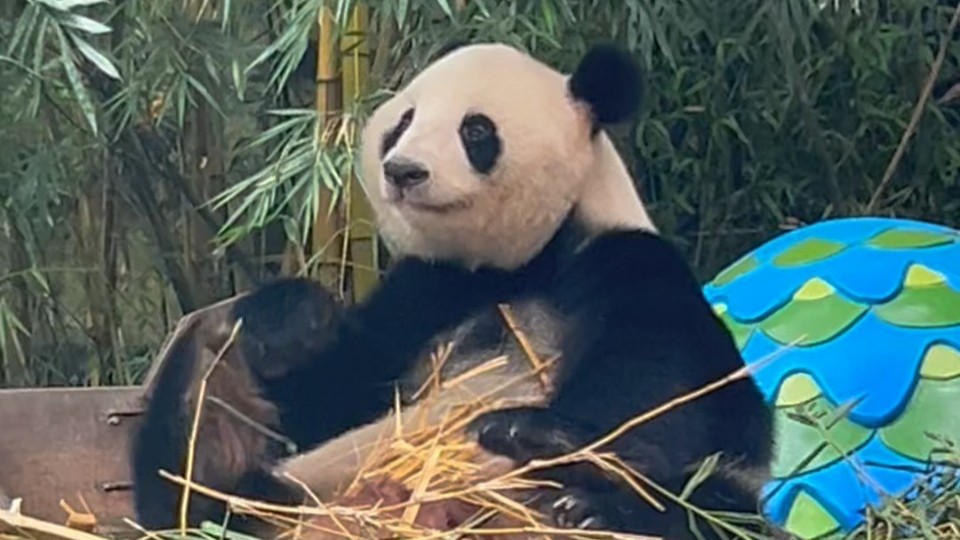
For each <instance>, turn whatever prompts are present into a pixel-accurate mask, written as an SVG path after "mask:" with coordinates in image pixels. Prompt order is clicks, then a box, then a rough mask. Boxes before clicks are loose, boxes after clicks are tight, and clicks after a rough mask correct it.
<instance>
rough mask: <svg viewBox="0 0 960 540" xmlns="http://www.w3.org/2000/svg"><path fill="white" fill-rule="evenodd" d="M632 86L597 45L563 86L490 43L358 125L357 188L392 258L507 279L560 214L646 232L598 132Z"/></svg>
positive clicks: (617, 54) (431, 70)
mask: <svg viewBox="0 0 960 540" xmlns="http://www.w3.org/2000/svg"><path fill="white" fill-rule="evenodd" d="M641 90H642V79H641V72H640V70H639V68H638V67H637V66H636V65H635V64H634V63H633V62H632V60H631V58H630V57H629V56H628V55H627V54H625V53H623V52H621V51H619V50H618V49H615V48H612V47H607V46H597V47H594V48H593V49H592V50H590V51H589V52H588V53H587V54H586V55H585V56H584V58H583V59H582V60H581V62H580V64H579V66H578V67H577V68H576V70H575V71H574V73H573V74H572V75H570V76H566V75H564V74H562V73H559V72H558V71H555V70H554V69H552V68H550V67H548V66H547V65H545V64H543V63H541V62H539V61H537V60H535V59H533V58H532V57H530V56H528V55H527V54H525V53H523V52H521V51H519V50H517V49H514V48H511V47H508V46H505V45H500V44H478V45H468V46H464V47H460V48H457V49H455V50H453V51H452V52H449V53H447V54H446V55H445V56H443V57H442V58H440V59H439V60H437V61H435V62H434V63H433V64H431V65H430V66H428V67H427V68H426V69H425V70H424V71H423V72H421V73H419V74H418V75H417V76H416V77H415V78H414V79H413V80H412V81H411V82H410V83H409V84H408V85H407V86H406V87H405V88H403V89H402V90H401V91H399V92H398V93H397V94H395V95H394V96H393V97H392V98H391V99H390V100H388V101H387V102H386V103H384V104H383V105H381V106H380V107H379V108H378V109H377V110H376V111H374V113H373V115H372V116H371V117H370V119H369V120H368V122H367V124H366V126H365V128H364V131H363V140H362V153H363V155H362V169H361V178H362V180H363V185H364V189H365V191H366V193H367V196H368V198H369V199H370V201H371V203H372V205H373V207H374V210H375V212H376V216H377V220H378V228H379V230H380V233H381V235H382V236H383V237H384V239H385V241H386V243H387V246H388V248H389V249H390V250H391V251H392V252H393V253H394V254H397V255H401V256H402V255H414V256H419V257H424V258H428V259H447V260H456V261H459V262H461V263H463V264H466V265H468V266H471V267H475V266H479V265H489V266H494V267H499V268H504V269H512V268H515V267H517V266H519V265H522V264H524V263H525V262H527V261H529V260H530V259H531V258H533V257H534V256H535V255H536V254H537V253H538V252H539V251H540V250H541V249H542V248H543V246H544V245H545V244H546V243H547V242H548V241H549V240H550V238H551V237H552V236H553V235H554V233H555V232H556V231H557V230H558V229H559V228H560V226H561V224H562V223H563V221H564V220H565V219H566V218H567V217H568V216H571V215H572V216H574V217H576V218H577V219H578V221H579V222H580V224H581V225H584V226H586V229H587V230H588V231H589V230H591V229H593V230H597V229H603V228H609V227H613V226H633V227H642V228H647V229H650V230H653V225H652V224H651V223H650V220H649V218H648V216H647V213H646V211H645V209H644V207H643V205H642V203H641V201H640V199H639V197H638V195H637V193H636V190H635V189H634V186H633V183H632V180H631V178H630V176H629V174H628V173H627V171H626V168H625V167H624V165H623V163H622V161H621V159H620V157H619V155H618V154H617V152H616V150H615V149H614V147H613V145H612V143H611V142H610V140H609V138H608V137H607V135H606V134H605V133H604V131H603V130H602V128H603V127H604V126H606V125H609V124H613V123H617V122H621V121H623V120H625V119H627V118H628V117H629V116H630V115H632V114H633V113H634V112H635V110H636V108H637V107H638V105H639V103H640V94H641Z"/></svg>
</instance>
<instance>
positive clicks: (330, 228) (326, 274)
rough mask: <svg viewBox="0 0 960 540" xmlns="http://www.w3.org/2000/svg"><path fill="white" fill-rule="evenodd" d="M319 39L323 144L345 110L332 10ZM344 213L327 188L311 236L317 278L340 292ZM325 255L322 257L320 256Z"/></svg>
mask: <svg viewBox="0 0 960 540" xmlns="http://www.w3.org/2000/svg"><path fill="white" fill-rule="evenodd" d="M317 24H318V25H319V32H318V34H319V36H318V40H317V88H316V108H317V113H318V114H319V115H320V118H321V126H322V128H321V132H320V134H319V137H321V139H322V143H323V144H324V145H330V144H332V143H333V142H334V139H335V137H334V135H333V133H334V132H335V129H334V127H333V126H334V123H335V122H336V121H337V114H338V113H339V111H340V110H342V103H341V99H340V95H339V90H340V88H339V84H338V82H339V81H337V58H336V55H335V53H336V52H337V49H336V43H335V41H334V33H335V30H336V29H335V27H334V25H335V19H334V17H333V13H332V11H331V10H330V8H329V7H327V6H323V7H322V8H320V12H319V14H318V16H317ZM342 217H343V216H342V214H341V212H340V209H339V208H337V207H335V206H334V194H333V193H332V192H331V191H330V190H327V189H324V190H321V191H320V201H319V212H318V214H317V216H316V217H315V218H314V223H313V231H312V235H311V246H310V247H311V256H314V257H317V261H318V270H317V275H318V277H319V279H320V282H321V283H322V284H323V285H325V286H327V287H329V288H330V290H337V291H340V283H341V280H340V276H339V268H340V264H339V261H340V259H341V256H342V251H341V247H342V246H341V242H337V241H336V237H337V235H338V234H339V232H340V230H341V229H342ZM321 253H322V255H321Z"/></svg>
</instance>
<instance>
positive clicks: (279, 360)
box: [131, 279, 339, 530]
mask: <svg viewBox="0 0 960 540" xmlns="http://www.w3.org/2000/svg"><path fill="white" fill-rule="evenodd" d="M338 307H339V306H337V305H336V302H335V300H334V299H333V297H332V296H331V295H330V294H329V293H328V292H326V291H325V290H324V289H323V288H322V287H320V286H319V285H318V284H317V283H315V282H313V281H311V280H307V279H287V280H282V281H278V282H274V283H269V284H266V285H264V286H263V287H261V288H260V289H259V291H257V293H256V294H251V295H248V296H245V297H242V298H240V299H238V301H237V303H236V304H235V305H234V306H233V309H232V316H233V318H235V319H243V326H242V331H241V332H240V333H239V335H238V337H237V342H236V344H235V345H234V348H235V349H239V351H240V353H239V355H238V358H237V359H238V360H239V361H242V362H244V363H245V364H246V365H247V367H249V368H250V370H251V372H252V374H253V375H254V377H255V378H256V379H258V380H259V381H260V383H261V384H266V382H267V381H269V380H271V379H273V378H276V377H281V376H283V375H284V374H286V373H289V372H290V370H294V371H295V370H296V369H297V368H298V367H300V366H301V364H302V362H304V360H305V359H309V358H310V357H311V355H316V354H318V353H319V352H320V351H321V350H322V349H323V348H324V347H325V346H326V342H327V339H328V338H327V334H328V332H329V331H328V330H327V328H329V327H330V326H333V325H335V324H337V321H336V317H337V312H338V311H339V309H338ZM204 332H207V330H205V329H204V328H202V325H201V324H200V323H199V322H197V323H194V324H193V326H192V328H190V329H189V330H188V334H187V336H186V339H182V340H179V341H176V342H174V343H173V344H172V345H171V349H170V351H169V353H168V356H167V363H166V364H165V365H164V366H163V367H162V369H161V370H160V371H159V372H158V373H157V379H156V380H155V381H154V390H153V396H152V398H151V399H150V402H149V404H148V406H147V410H146V412H145V414H144V416H143V419H142V424H141V427H140V429H139V430H138V431H137V433H136V434H135V436H134V439H133V444H132V448H131V464H132V469H133V482H134V488H135V489H134V508H135V510H136V514H137V520H138V523H139V524H140V525H141V526H143V527H146V528H148V529H153V530H158V529H167V528H171V527H173V526H174V525H175V524H176V521H175V518H176V509H177V505H178V504H179V500H180V493H181V488H180V486H178V485H176V484H174V483H172V482H170V481H168V480H166V479H164V478H162V477H161V476H160V475H159V474H158V472H157V471H159V470H161V469H163V470H165V471H167V472H169V473H171V474H182V473H183V466H184V457H185V453H186V448H187V437H188V434H189V432H190V427H191V424H192V420H193V419H192V411H189V410H185V408H184V396H185V394H186V392H187V391H188V389H189V388H190V385H191V382H192V381H193V380H194V377H195V374H196V372H197V365H196V363H197V361H198V359H199V358H200V344H199V343H198V341H197V339H198V337H203V336H202V334H203V333H204ZM198 334H201V335H200V336H198ZM271 399H273V400H274V401H275V402H276V403H277V404H278V405H279V406H280V407H282V408H284V409H292V410H296V403H297V400H298V399H300V398H299V396H283V395H274V396H271ZM301 412H302V413H305V414H310V411H301ZM287 436H288V437H290V438H291V439H292V441H293V442H294V443H295V444H297V445H298V446H302V444H303V441H302V440H298V437H299V434H298V433H292V434H287ZM268 453H269V457H271V458H272V459H274V460H277V459H280V458H281V457H283V456H284V455H285V454H286V449H285V448H284V447H283V445H282V444H281V443H279V442H276V443H275V444H272V445H271V448H269V449H268ZM270 465H271V464H270V463H264V467H263V468H262V469H257V470H251V471H248V472H247V474H246V475H245V476H243V477H241V478H237V479H231V480H230V481H227V482H226V483H225V484H216V482H217V479H209V480H213V482H214V483H215V484H216V485H209V484H207V485H208V487H212V488H215V489H221V490H225V491H229V492H231V493H233V494H236V495H240V496H265V497H269V498H270V499H272V500H276V501H278V502H291V503H292V502H295V501H294V500H293V499H292V495H291V494H290V493H288V491H287V488H286V486H285V485H281V484H280V483H278V482H277V481H276V480H275V479H274V478H273V477H272V476H271V474H270V468H269V466H270ZM194 480H197V481H199V482H200V483H204V480H207V479H202V478H194ZM223 511H224V506H223V505H222V504H220V503H218V502H216V501H214V500H212V499H207V498H204V497H201V496H199V495H194V496H193V498H192V500H191V504H190V508H189V514H188V521H189V522H190V523H191V524H193V525H198V524H199V523H200V522H201V521H202V520H203V519H210V517H211V516H218V515H221V514H222V513H223ZM214 519H216V517H214Z"/></svg>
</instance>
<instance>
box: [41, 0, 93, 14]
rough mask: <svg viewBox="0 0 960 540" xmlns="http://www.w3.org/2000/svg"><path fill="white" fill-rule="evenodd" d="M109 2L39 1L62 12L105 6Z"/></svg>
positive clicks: (83, 0) (82, 0) (79, 0)
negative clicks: (99, 5) (78, 8)
mask: <svg viewBox="0 0 960 540" xmlns="http://www.w3.org/2000/svg"><path fill="white" fill-rule="evenodd" d="M106 2H107V0H39V3H41V4H43V5H45V6H48V7H52V8H53V9H56V10H60V11H70V10H71V9H73V8H76V7H85V6H95V5H97V4H105V3H106Z"/></svg>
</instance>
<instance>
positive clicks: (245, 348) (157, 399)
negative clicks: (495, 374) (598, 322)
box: [131, 227, 576, 532]
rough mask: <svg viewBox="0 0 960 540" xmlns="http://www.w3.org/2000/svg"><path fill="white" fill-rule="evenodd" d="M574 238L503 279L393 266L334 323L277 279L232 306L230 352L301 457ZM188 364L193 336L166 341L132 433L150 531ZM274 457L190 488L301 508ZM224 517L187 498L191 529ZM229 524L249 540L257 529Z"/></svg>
mask: <svg viewBox="0 0 960 540" xmlns="http://www.w3.org/2000/svg"><path fill="white" fill-rule="evenodd" d="M573 231H575V228H573V227H566V228H564V229H563V230H562V231H561V232H560V233H558V234H557V236H556V238H555V239H554V240H553V242H552V243H551V244H550V245H549V246H548V247H547V248H546V249H545V250H544V253H543V254H542V255H541V256H540V257H538V258H537V259H536V260H535V261H533V262H531V263H530V264H528V265H527V266H526V267H523V268H521V269H520V270H518V271H516V272H512V273H508V272H504V271H499V270H488V269H480V270H478V271H475V272H471V271H468V270H465V269H464V268H463V267H462V266H461V265H459V264H456V263H451V262H426V261H422V260H419V259H413V258H408V259H401V260H400V261H398V262H397V263H396V265H395V266H394V267H393V269H392V270H391V271H390V272H389V273H388V275H387V276H386V278H385V280H384V281H383V283H382V284H381V286H380V287H379V288H378V289H377V290H376V291H375V292H374V293H373V294H372V295H371V297H370V298H369V299H368V300H367V301H366V302H364V303H363V304H360V305H358V306H355V307H354V308H351V309H349V310H344V311H343V313H342V314H340V316H338V317H335V318H334V320H332V321H328V320H320V318H319V314H321V313H326V312H328V311H329V306H328V305H327V304H326V302H327V301H328V298H329V297H328V296H326V295H325V293H324V295H321V294H320V292H319V291H320V290H319V287H318V286H317V285H315V284H312V283H310V282H308V281H306V280H301V279H288V280H280V281H277V282H274V283H271V284H268V285H266V286H264V287H262V288H260V289H258V290H256V291H254V292H253V293H252V294H250V295H249V296H247V297H245V298H243V299H242V300H241V301H239V302H238V303H237V305H236V306H235V309H234V316H235V317H237V318H241V317H242V318H243V319H244V325H243V329H242V330H241V333H240V339H239V347H240V350H241V354H242V355H243V357H244V358H243V360H245V361H246V363H247V364H248V365H249V366H250V367H251V368H252V371H253V374H254V375H255V377H256V378H257V379H258V382H259V383H260V386H261V389H262V395H264V396H265V397H266V398H267V399H268V400H269V401H271V402H272V403H273V404H275V405H276V406H277V408H278V409H279V416H280V426H279V431H280V432H281V434H282V435H284V436H285V437H287V438H289V439H290V440H292V441H293V442H294V443H295V444H296V445H297V447H298V448H300V449H304V448H309V447H311V446H314V445H316V444H318V443H321V442H323V441H326V440H328V439H330V438H332V437H335V436H337V435H339V434H341V433H343V432H345V431H347V430H349V429H351V428H354V427H357V426H360V425H363V424H365V423H367V422H370V421H373V420H375V419H377V418H378V417H380V416H382V415H383V414H384V413H386V412H387V411H388V410H389V409H390V408H391V407H392V406H393V398H394V390H395V386H394V385H395V383H397V382H398V380H399V379H400V378H401V376H402V375H403V374H404V373H406V372H407V371H408V370H409V369H411V368H412V367H413V365H414V363H415V361H417V359H418V353H419V352H420V351H421V350H422V349H423V348H424V347H425V346H426V345H427V344H428V342H429V340H430V339H431V338H433V337H434V336H435V335H437V334H438V333H440V332H442V331H444V330H448V329H450V328H452V327H454V326H455V325H457V324H459V323H461V322H463V321H464V320H466V319H467V318H468V317H470V316H471V315H473V314H474V313H477V312H478V311H479V310H481V309H484V308H487V307H489V306H491V305H496V303H497V302H499V301H501V300H505V299H508V298H512V297H515V296H516V295H517V294H518V293H519V292H521V291H535V290H537V287H538V286H539V285H538V284H539V283H542V282H543V281H544V277H545V276H547V275H548V274H549V272H550V271H551V270H552V269H553V268H555V267H556V264H557V262H556V261H557V259H556V257H557V255H558V254H562V253H564V252H567V251H569V250H570V243H571V242H574V241H575V240H573V239H571V238H570V236H571V234H576V233H574V232H573ZM331 326H332V332H331V329H330V327H331ZM330 334H333V336H335V337H334V338H333V341H332V342H331V341H329V340H330ZM197 358H198V351H197V344H196V343H195V341H194V340H192V339H190V340H184V341H180V342H178V343H176V344H175V347H174V350H173V351H172V354H171V355H170V358H169V360H168V363H167V364H166V365H165V366H164V368H163V369H162V370H161V372H160V373H159V374H158V379H157V381H156V387H155V390H154V394H153V397H152V399H151V400H150V403H149V404H148V407H147V411H146V414H145V415H144V418H143V424H142V426H141V428H140V430H139V432H138V433H137V434H136V435H135V441H134V445H133V455H132V459H131V461H132V465H133V475H134V498H135V508H136V513H137V520H138V522H139V523H140V525H142V526H144V527H146V528H148V529H154V530H157V529H167V528H171V527H173V526H175V525H176V515H177V514H176V512H177V508H178V501H179V496H180V488H179V486H177V485H176V484H173V483H171V482H169V481H167V480H166V479H164V478H162V477H160V476H159V475H158V473H157V471H158V469H164V470H166V471H168V472H170V473H172V474H182V469H183V464H184V456H185V452H186V443H187V434H188V433H189V431H190V425H191V421H192V417H191V414H192V411H187V410H185V408H184V406H183V403H184V401H183V396H184V395H185V393H186V392H187V390H188V388H189V385H190V383H191V381H192V380H193V377H194V376H195V375H194V374H195V369H194V363H195V362H196V360H197ZM274 450H275V451H274V452H273V453H272V454H271V455H270V456H268V459H267V462H266V463H263V464H262V465H263V466H262V467H261V468H259V469H257V470H252V471H249V472H248V473H247V474H246V475H245V476H244V477H243V478H239V479H204V478H197V477H194V481H196V482H198V483H200V484H204V485H206V486H207V487H211V488H214V489H219V490H222V491H227V492H230V493H232V494H236V495H240V496H248V497H252V498H258V499H266V500H272V501H276V502H280V503H291V504H292V503H295V502H298V501H299V500H300V498H301V497H302V493H300V492H299V490H298V489H293V488H292V487H291V486H288V485H286V484H282V483H280V482H278V481H277V480H276V479H275V478H273V477H272V476H271V475H270V474H269V471H270V469H271V468H272V466H273V465H275V464H276V462H277V461H278V460H279V459H280V458H281V457H283V455H284V453H283V451H282V449H281V448H279V447H278V448H275V449H274ZM211 480H212V481H214V482H219V483H215V484H214V485H211V484H210V483H209V481H211ZM223 512H224V506H223V505H222V504H219V503H216V502H214V501H212V500H209V499H206V498H204V497H202V496H199V495H196V494H194V495H193V499H192V501H191V507H190V513H189V516H188V521H189V524H190V525H191V526H198V525H199V524H200V523H201V522H202V521H204V520H212V521H215V522H219V521H220V520H221V519H222V518H223ZM233 525H234V526H235V527H236V528H237V529H238V530H243V531H249V532H253V531H254V529H252V528H250V527H251V526H255V524H253V525H251V524H250V523H248V522H240V523H234V524H233Z"/></svg>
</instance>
